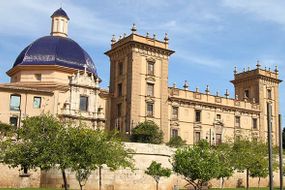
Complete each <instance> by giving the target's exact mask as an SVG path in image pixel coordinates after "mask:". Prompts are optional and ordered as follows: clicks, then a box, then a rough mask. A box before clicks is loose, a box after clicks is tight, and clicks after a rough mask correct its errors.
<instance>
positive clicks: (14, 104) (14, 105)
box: [10, 95, 21, 111]
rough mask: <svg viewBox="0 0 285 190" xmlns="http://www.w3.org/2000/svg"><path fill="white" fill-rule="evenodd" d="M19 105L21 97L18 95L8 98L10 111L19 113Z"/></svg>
mask: <svg viewBox="0 0 285 190" xmlns="http://www.w3.org/2000/svg"><path fill="white" fill-rule="evenodd" d="M20 104H21V96H20V95H11V96H10V110H12V111H19V110H20Z"/></svg>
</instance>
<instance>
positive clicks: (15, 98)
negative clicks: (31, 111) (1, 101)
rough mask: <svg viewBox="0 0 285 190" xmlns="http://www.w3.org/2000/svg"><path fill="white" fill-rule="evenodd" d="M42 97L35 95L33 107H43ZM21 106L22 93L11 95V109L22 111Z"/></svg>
mask: <svg viewBox="0 0 285 190" xmlns="http://www.w3.org/2000/svg"><path fill="white" fill-rule="evenodd" d="M41 104H42V97H38V96H34V98H33V108H36V109H38V108H41ZM20 106H21V96H20V95H14V94H13V95H11V96H10V110H11V111H20Z"/></svg>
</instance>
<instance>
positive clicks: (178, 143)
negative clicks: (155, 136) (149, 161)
mask: <svg viewBox="0 0 285 190" xmlns="http://www.w3.org/2000/svg"><path fill="white" fill-rule="evenodd" d="M166 145H168V146H170V147H174V148H179V147H182V146H184V145H186V141H185V140H182V138H181V137H180V136H175V137H171V138H170V140H169V142H168V143H166Z"/></svg>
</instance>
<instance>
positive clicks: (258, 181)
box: [258, 177, 260, 189]
mask: <svg viewBox="0 0 285 190" xmlns="http://www.w3.org/2000/svg"><path fill="white" fill-rule="evenodd" d="M259 187H260V177H259V178H258V189H259Z"/></svg>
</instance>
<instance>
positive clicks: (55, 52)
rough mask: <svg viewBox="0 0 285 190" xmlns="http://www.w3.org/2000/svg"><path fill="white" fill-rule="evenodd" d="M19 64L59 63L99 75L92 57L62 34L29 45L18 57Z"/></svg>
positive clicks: (40, 39) (16, 62)
mask: <svg viewBox="0 0 285 190" xmlns="http://www.w3.org/2000/svg"><path fill="white" fill-rule="evenodd" d="M17 65H59V66H63V67H68V68H73V69H79V70H84V65H86V66H87V71H89V72H91V73H93V74H95V75H96V76H97V71H96V67H95V64H94V63H93V61H92V59H91V57H90V56H89V55H88V54H87V52H86V51H84V50H83V49H82V48H81V47H80V46H79V45H78V44H77V43H76V42H75V41H73V40H71V39H70V38H65V37H60V36H45V37H42V38H39V39H37V40H36V41H34V42H33V43H31V44H30V45H29V46H27V47H26V48H25V49H24V50H23V51H22V52H21V53H20V55H19V56H18V57H17V59H16V61H15V63H14V65H13V67H16V66H17Z"/></svg>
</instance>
